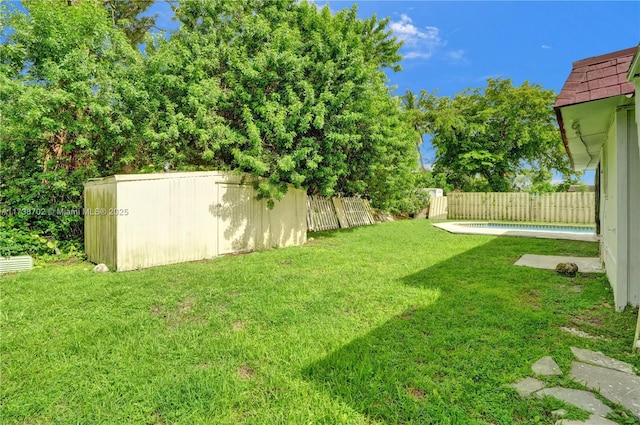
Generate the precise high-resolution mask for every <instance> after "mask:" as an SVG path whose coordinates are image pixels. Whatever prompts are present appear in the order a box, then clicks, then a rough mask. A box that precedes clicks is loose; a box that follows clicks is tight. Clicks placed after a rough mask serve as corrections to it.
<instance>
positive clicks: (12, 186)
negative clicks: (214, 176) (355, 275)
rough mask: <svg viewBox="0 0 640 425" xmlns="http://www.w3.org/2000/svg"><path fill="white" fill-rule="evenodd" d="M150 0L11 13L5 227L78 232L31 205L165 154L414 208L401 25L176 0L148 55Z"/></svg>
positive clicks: (269, 190)
mask: <svg viewBox="0 0 640 425" xmlns="http://www.w3.org/2000/svg"><path fill="white" fill-rule="evenodd" d="M129 3H131V4H134V3H135V4H136V5H138V6H140V7H139V9H136V10H134V11H132V10H129V11H127V7H126V5H127V4H129ZM147 3H148V2H142V3H140V2H129V1H127V0H109V1H107V2H106V3H100V2H95V1H91V0H77V1H71V2H62V1H59V0H33V1H29V0H24V1H23V2H22V6H24V8H18V7H7V6H6V5H5V6H4V7H3V8H0V20H2V31H3V33H2V34H1V35H2V40H3V43H2V46H0V119H1V120H2V125H1V126H0V127H1V130H0V131H1V132H2V133H1V134H0V136H1V137H2V146H1V147H0V157H1V159H2V167H1V170H0V206H1V207H2V208H3V209H4V211H18V212H19V213H17V214H11V215H10V216H6V215H5V217H4V218H3V220H2V222H1V223H0V225H1V226H2V227H3V230H4V231H3V232H0V233H3V234H4V235H15V236H16V238H17V239H20V240H21V241H23V242H24V241H32V240H33V241H36V242H38V243H40V242H42V241H43V236H46V237H47V238H52V239H55V240H76V241H77V240H78V239H79V238H81V235H82V217H78V216H66V215H62V216H60V215H53V216H51V215H46V216H42V215H41V216H36V215H33V214H30V213H29V211H33V210H35V209H38V211H50V210H51V209H53V210H54V211H55V210H57V209H60V208H68V209H73V208H77V209H79V208H81V207H82V197H81V192H82V183H83V181H85V180H86V179H87V178H90V177H97V176H104V175H109V174H115V173H122V172H126V173H131V172H141V171H154V170H156V171H161V170H162V169H163V168H164V165H165V164H166V163H170V164H171V167H172V168H173V169H180V170H194V169H226V170H238V171H243V172H247V173H250V174H251V175H252V176H253V177H254V180H255V181H256V188H257V189H258V191H259V196H260V197H262V198H266V199H268V200H269V201H270V202H275V201H277V200H278V199H280V198H281V197H282V196H283V195H284V193H285V192H286V190H287V187H288V185H289V184H291V185H294V186H297V187H301V186H302V187H305V188H307V190H308V191H309V192H310V193H319V194H324V195H330V194H333V193H341V194H345V195H352V194H360V195H363V196H366V197H369V198H370V199H371V200H372V203H373V205H375V206H377V207H381V208H387V209H394V208H399V206H401V205H402V200H403V198H404V197H405V196H406V195H407V194H408V193H410V192H411V190H412V186H413V177H412V175H413V173H412V171H413V170H414V168H415V162H416V153H415V150H414V146H415V140H416V139H417V138H418V135H417V133H416V132H415V130H414V128H413V127H412V124H411V122H410V119H409V116H408V115H407V114H406V113H405V112H403V111H402V110H401V107H400V101H399V99H398V98H396V97H394V96H393V95H392V94H391V92H390V89H389V88H388V87H387V77H386V75H385V73H384V71H385V70H399V69H400V67H399V60H400V58H401V57H400V55H399V54H398V49H399V47H400V43H399V42H397V41H396V39H395V38H394V37H393V36H392V35H391V32H390V31H389V30H387V23H388V19H383V20H379V19H377V17H376V16H372V17H370V18H367V19H364V20H363V19H360V18H358V17H357V10H356V8H355V7H353V8H351V9H345V10H342V11H340V12H337V13H333V12H331V11H330V9H329V7H328V6H325V7H324V8H322V9H319V8H318V7H317V6H316V5H315V4H309V3H306V2H304V1H303V2H300V1H296V0H275V1H267V0H237V1H232V2H229V1H225V0H189V1H183V2H177V3H176V7H175V15H176V18H177V19H178V20H179V22H180V23H181V25H180V28H179V29H178V30H177V31H176V32H174V33H172V34H171V37H170V38H169V39H166V38H165V37H164V36H156V37H155V38H154V37H152V36H151V35H148V34H147V35H145V37H146V38H145V43H146V44H145V54H144V55H143V54H142V53H141V52H140V50H139V49H138V48H137V45H138V42H139V40H140V39H141V38H140V37H141V35H142V34H143V33H144V32H145V31H146V30H147V29H148V28H149V26H150V24H151V21H149V20H146V19H142V18H140V17H139V15H137V14H136V12H140V11H143V10H145V8H146V6H147ZM24 211H26V213H23V212H24ZM7 230H11V232H7ZM16 238H14V240H12V241H7V240H4V241H3V242H5V243H4V245H5V246H6V245H11V244H12V243H16V240H17V239H16ZM24 243H25V244H26V243H28V242H24Z"/></svg>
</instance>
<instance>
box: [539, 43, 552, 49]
mask: <svg viewBox="0 0 640 425" xmlns="http://www.w3.org/2000/svg"><path fill="white" fill-rule="evenodd" d="M540 47H542V48H543V49H550V48H551V46H547V45H546V44H543V45H542V46H540Z"/></svg>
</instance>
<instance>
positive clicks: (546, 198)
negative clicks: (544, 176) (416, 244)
mask: <svg viewBox="0 0 640 425" xmlns="http://www.w3.org/2000/svg"><path fill="white" fill-rule="evenodd" d="M446 199H447V200H446V206H445V207H444V208H446V218H448V219H452V220H509V221H542V222H551V223H594V222H595V205H596V201H595V193H593V192H561V193H545V194H542V195H531V194H528V193H498V192H485V193H449V194H448V195H447V197H446ZM441 204H442V201H440V205H441ZM442 208H443V207H442V206H439V209H440V211H439V214H440V215H439V217H437V218H445V217H444V216H443V215H444V213H443V212H442ZM430 218H434V217H432V216H431V215H430Z"/></svg>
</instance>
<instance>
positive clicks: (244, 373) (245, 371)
mask: <svg viewBox="0 0 640 425" xmlns="http://www.w3.org/2000/svg"><path fill="white" fill-rule="evenodd" d="M255 374H256V371H255V370H253V369H251V368H250V367H249V366H247V365H246V364H243V365H242V366H240V367H239V368H238V376H239V377H240V379H251V377H252V376H253V375H255Z"/></svg>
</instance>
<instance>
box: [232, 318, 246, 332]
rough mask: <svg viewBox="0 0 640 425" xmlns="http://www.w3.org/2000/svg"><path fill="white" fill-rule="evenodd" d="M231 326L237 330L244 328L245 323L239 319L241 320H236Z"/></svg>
mask: <svg viewBox="0 0 640 425" xmlns="http://www.w3.org/2000/svg"><path fill="white" fill-rule="evenodd" d="M231 327H232V328H233V329H234V330H236V331H241V330H244V324H243V323H242V322H241V321H239V320H236V321H234V322H233V323H232V324H231Z"/></svg>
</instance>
